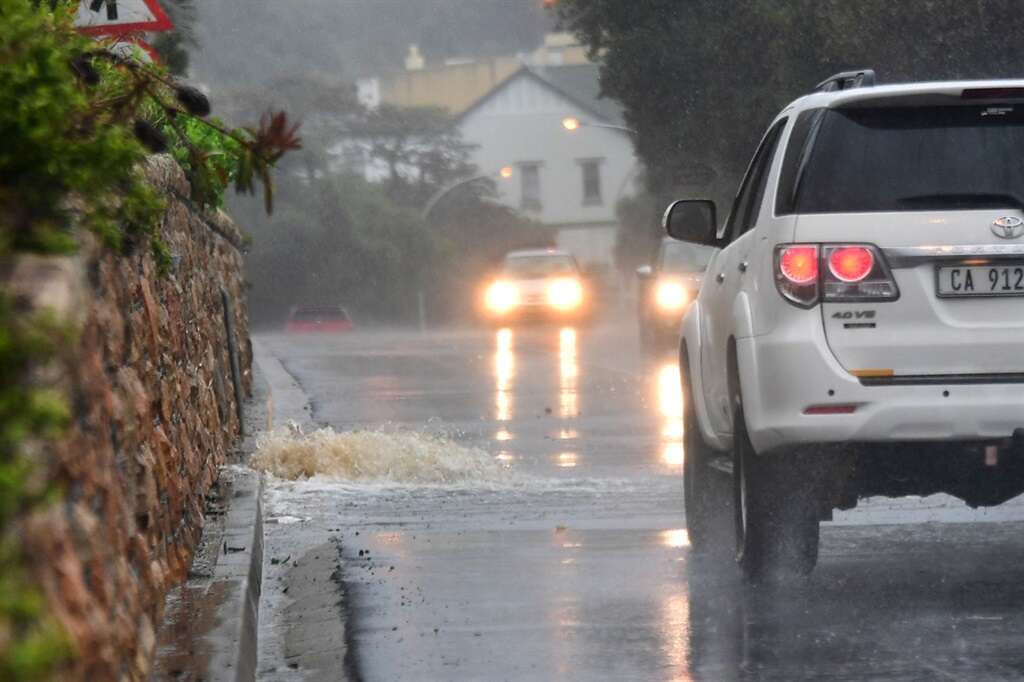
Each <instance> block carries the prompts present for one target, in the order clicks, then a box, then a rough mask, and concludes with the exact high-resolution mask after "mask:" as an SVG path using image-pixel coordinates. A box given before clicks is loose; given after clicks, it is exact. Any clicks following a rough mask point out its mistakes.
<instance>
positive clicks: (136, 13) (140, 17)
mask: <svg viewBox="0 0 1024 682" xmlns="http://www.w3.org/2000/svg"><path fill="white" fill-rule="evenodd" d="M75 26H77V27H78V30H79V31H81V32H82V33H86V34H88V35H93V36H120V35H126V34H130V33H142V32H148V31H170V30H171V29H173V28H174V23H173V22H171V19H170V17H168V16H167V14H166V13H165V12H164V11H163V9H162V8H161V7H160V5H159V4H157V0H81V4H79V6H78V15H77V16H76V17H75Z"/></svg>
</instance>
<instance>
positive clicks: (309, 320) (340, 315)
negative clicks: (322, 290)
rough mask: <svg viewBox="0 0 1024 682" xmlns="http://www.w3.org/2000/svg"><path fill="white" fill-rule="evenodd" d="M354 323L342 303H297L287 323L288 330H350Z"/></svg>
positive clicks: (296, 331)
mask: <svg viewBox="0 0 1024 682" xmlns="http://www.w3.org/2000/svg"><path fill="white" fill-rule="evenodd" d="M353 328H354V325H353V324H352V318H350V317H349V315H348V311H346V310H345V309H344V308H342V307H341V306H340V305H297V306H294V307H293V308H292V311H291V314H290V315H289V316H288V322H287V323H286V324H285V331H287V332H295V333H302V332H349V331H352V329H353Z"/></svg>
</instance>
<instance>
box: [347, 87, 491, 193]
mask: <svg viewBox="0 0 1024 682" xmlns="http://www.w3.org/2000/svg"><path fill="white" fill-rule="evenodd" d="M350 136H351V137H350V139H351V140H352V142H353V143H354V144H355V145H357V146H359V147H364V148H365V150H366V152H367V154H368V156H369V159H370V161H371V162H372V163H377V164H380V165H381V166H382V167H383V168H384V169H386V175H387V178H386V180H385V185H386V187H387V193H388V195H389V196H390V197H391V198H392V200H394V201H396V202H398V203H399V204H402V205H404V206H416V207H422V206H423V205H424V204H426V202H427V201H428V200H429V199H430V197H431V196H433V194H434V193H435V192H437V191H438V190H439V189H441V188H443V187H445V186H447V185H449V184H450V183H452V182H455V181H457V180H460V179H465V178H468V177H470V176H472V175H473V174H474V173H476V169H475V168H474V166H473V164H472V163H471V162H470V160H469V154H470V152H471V151H472V149H473V147H472V145H470V144H467V143H466V142H464V141H463V140H462V136H461V135H460V133H459V131H458V128H456V127H455V124H454V119H453V118H452V116H451V114H449V113H447V112H446V111H444V110H443V109H439V108H434V107H414V108H403V107H396V106H392V105H389V104H384V105H381V106H380V107H379V108H377V109H374V110H368V111H366V112H365V114H364V115H363V117H362V120H360V121H358V122H356V123H355V124H354V125H353V126H352V128H351V130H350Z"/></svg>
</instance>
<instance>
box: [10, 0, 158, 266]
mask: <svg viewBox="0 0 1024 682" xmlns="http://www.w3.org/2000/svg"><path fill="white" fill-rule="evenodd" d="M70 17H71V15H70V14H69V13H68V12H67V11H66V10H63V9H59V10H58V12H57V13H50V12H46V11H37V10H33V8H32V7H31V6H30V5H29V4H28V3H27V2H26V1H25V0H0V254H2V253H6V252H8V251H12V250H31V251H42V252H51V253H53V252H58V253H59V252H67V251H71V250H73V249H74V247H75V241H74V238H73V236H72V235H71V232H70V226H71V208H72V202H71V201H69V199H71V198H72V197H74V198H75V201H74V202H73V204H74V209H75V212H76V213H78V214H79V221H80V224H81V225H82V227H84V228H86V229H89V230H92V231H94V232H96V233H97V234H99V235H100V236H101V237H102V238H103V239H104V241H105V242H106V243H107V244H109V245H111V246H113V247H119V246H121V245H122V244H123V243H124V241H125V238H126V237H134V236H136V235H140V234H146V233H148V232H149V231H150V230H151V229H152V225H153V223H154V221H155V219H156V217H157V216H158V215H159V214H160V211H161V210H162V205H161V203H160V201H159V200H158V198H157V197H156V194H155V193H154V192H153V190H152V189H150V188H149V187H147V186H146V185H145V183H144V182H143V181H142V180H141V179H140V178H139V176H138V175H137V173H136V172H135V167H136V165H137V164H138V163H139V162H141V161H142V160H143V159H144V158H145V155H146V153H145V150H144V149H143V147H142V146H141V145H140V144H139V143H138V142H137V141H136V140H135V138H134V136H133V135H132V134H131V132H130V130H128V128H127V127H126V125H124V124H123V123H120V122H109V123H106V124H101V125H97V123H98V122H97V121H96V118H95V115H94V111H93V109H92V103H91V99H90V96H89V93H88V92H87V90H86V89H84V88H83V87H81V86H80V85H79V83H78V82H77V81H76V79H75V76H74V73H73V72H72V70H71V68H69V64H70V62H71V60H72V59H73V58H74V56H75V55H76V54H77V53H79V52H82V51H84V50H86V49H88V48H89V47H90V43H89V42H88V41H87V40H86V39H84V38H82V37H80V36H79V35H78V34H77V33H76V32H75V31H74V30H73V28H72V27H71V25H70Z"/></svg>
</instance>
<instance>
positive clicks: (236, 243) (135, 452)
mask: <svg viewBox="0 0 1024 682" xmlns="http://www.w3.org/2000/svg"><path fill="white" fill-rule="evenodd" d="M146 173H147V175H148V176H149V178H150V179H151V181H152V182H153V183H154V184H155V185H156V186H157V187H159V188H160V190H161V191H162V192H163V194H164V195H165V196H166V197H167V198H168V208H167V212H166V215H165V216H164V220H163V224H162V227H161V231H162V236H163V239H164V240H165V242H166V243H167V245H168V246H169V247H170V250H171V253H172V257H173V267H172V271H171V272H170V273H169V274H167V275H164V276H161V275H160V274H159V273H158V272H157V269H156V264H155V262H154V260H153V258H152V257H151V256H150V255H149V253H148V252H147V251H148V250H147V249H144V248H139V249H138V250H137V252H136V253H135V254H133V255H131V256H129V257H123V256H115V255H112V254H111V253H110V252H109V251H106V250H104V249H102V248H100V247H99V246H98V245H97V244H96V243H95V241H92V240H91V238H90V237H88V236H86V237H84V238H83V239H84V241H85V243H84V244H83V248H82V249H81V251H80V253H79V254H78V255H76V256H74V257H70V258H42V257H24V258H20V259H19V260H17V261H16V262H14V263H13V264H10V265H9V267H7V268H6V270H7V271H6V273H5V278H6V281H5V283H4V286H5V287H7V289H8V290H9V291H13V292H14V293H15V294H16V295H19V296H20V298H21V300H22V301H23V302H25V303H28V304H30V305H33V306H36V307H46V308H52V309H54V310H56V311H57V313H58V315H59V316H60V317H63V318H65V319H68V320H71V321H72V322H73V323H74V325H75V326H76V327H77V329H78V330H79V332H78V336H77V342H76V343H75V344H74V346H73V347H72V348H69V349H67V351H66V352H65V353H64V356H63V358H62V359H61V361H60V362H59V363H56V364H57V366H56V367H51V368H49V369H47V370H46V372H45V376H42V377H40V380H41V381H46V382H47V383H53V384H55V385H57V386H59V387H60V388H61V389H62V390H63V391H64V392H65V393H66V395H67V396H68V399H69V403H70V405H71V409H72V414H73V417H72V424H71V426H70V429H69V431H68V433H67V435H66V437H65V438H64V439H63V440H62V441H61V442H60V443H59V444H57V446H56V447H52V448H46V449H44V450H43V451H41V452H40V453H39V458H40V461H41V463H42V465H43V466H42V468H43V470H44V471H46V472H48V474H49V475H50V476H51V477H52V479H53V480H54V481H55V482H57V483H58V485H59V487H60V488H61V489H62V491H63V497H62V499H61V501H60V502H58V503H57V504H56V505H54V506H52V507H50V508H49V509H48V510H47V511H45V512H43V513H39V514H37V515H35V516H34V517H33V518H31V519H29V520H28V521H27V523H26V524H25V528H24V540H25V544H24V546H25V547H26V550H27V553H28V556H29V559H30V561H31V562H32V567H33V569H34V571H35V574H36V576H38V579H39V580H40V582H41V585H42V587H43V590H44V592H45V595H46V597H47V599H48V600H49V602H50V605H51V608H52V610H53V611H54V612H55V614H56V615H57V616H58V618H59V619H60V621H61V622H62V623H63V624H64V625H65V627H66V629H67V631H68V633H69V634H70V636H71V639H72V642H73V645H74V646H75V648H76V649H77V652H78V655H77V657H76V661H75V663H74V664H73V667H72V669H69V670H66V671H63V672H62V673H61V675H60V679H62V680H89V681H90V682H93V681H96V682H100V681H103V680H144V679H146V677H147V676H148V672H149V666H150V662H151V659H152V655H153V648H154V633H155V630H156V628H157V625H158V624H159V619H160V617H161V610H162V608H163V601H164V595H165V594H166V592H167V590H168V589H169V588H170V587H172V586H173V585H174V584H175V583H177V582H179V581H181V580H182V579H184V578H185V577H186V574H187V572H188V569H189V565H190V562H191V557H192V552H193V549H194V548H195V546H196V543H197V541H198V539H199V537H200V535H201V531H202V525H203V512H204V506H205V502H204V499H205V496H206V494H207V493H208V492H209V490H210V487H211V484H212V483H213V482H214V481H215V479H216V476H217V471H218V467H219V466H220V465H221V464H223V463H224V462H225V460H226V458H227V457H228V455H229V453H230V452H231V449H232V448H233V446H234V444H235V442H236V440H237V438H238V436H239V433H240V422H239V418H238V415H239V410H238V404H237V403H236V399H235V386H236V383H237V384H238V385H239V386H240V387H241V391H242V392H243V393H246V394H247V393H248V392H249V391H250V390H251V383H252V379H251V362H252V353H251V347H250V343H249V335H248V316H247V310H246V304H245V283H244V281H243V274H242V273H243V263H242V254H241V251H240V246H241V245H242V235H241V233H240V232H239V231H238V229H237V228H236V226H235V225H234V224H233V223H232V222H231V221H230V220H229V219H228V218H227V217H226V216H224V215H223V214H222V213H217V214H214V213H201V212H199V211H197V210H196V209H195V208H194V207H193V206H192V205H191V204H190V202H189V201H188V199H187V196H188V185H187V183H186V180H185V176H184V174H183V173H182V171H181V169H180V168H179V167H178V166H177V165H176V164H175V163H174V162H173V161H172V160H171V159H170V158H169V157H154V158H152V159H151V160H150V161H149V163H148V164H147V168H146ZM223 292H226V296H225V295H224V293H223ZM225 298H226V299H228V300H229V307H230V309H231V310H232V313H233V315H232V317H233V324H234V330H235V335H236V341H237V348H238V354H237V368H238V372H237V374H233V371H232V359H231V356H230V351H229V349H230V347H231V344H229V342H228V335H227V331H226V330H227V324H226V321H227V320H226V315H225V309H226V308H225ZM236 380H237V382H236Z"/></svg>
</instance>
